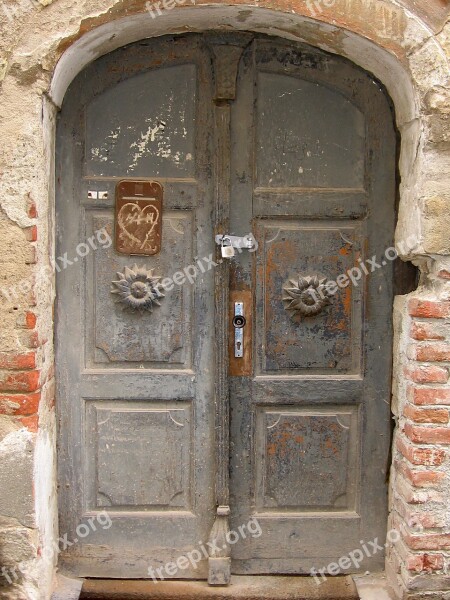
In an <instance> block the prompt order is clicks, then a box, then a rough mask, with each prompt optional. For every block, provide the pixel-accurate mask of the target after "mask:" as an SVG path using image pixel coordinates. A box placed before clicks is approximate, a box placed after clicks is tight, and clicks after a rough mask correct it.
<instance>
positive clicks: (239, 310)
mask: <svg viewBox="0 0 450 600" xmlns="http://www.w3.org/2000/svg"><path fill="white" fill-rule="evenodd" d="M233 326H234V356H235V358H242V357H243V356H244V327H245V317H244V303H243V302H235V303H234V318H233Z"/></svg>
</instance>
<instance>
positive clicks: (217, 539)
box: [208, 41, 243, 585]
mask: <svg viewBox="0 0 450 600" xmlns="http://www.w3.org/2000/svg"><path fill="white" fill-rule="evenodd" d="M213 43H214V45H213V46H212V51H213V55H214V75H215V85H216V87H215V98H214V100H215V102H216V106H215V172H214V177H215V186H214V189H215V198H214V206H215V228H216V231H215V233H216V234H225V233H228V227H229V222H230V175H231V172H230V151H231V149H230V136H231V130H230V101H231V100H233V99H234V97H235V92H236V77H237V69H238V65H239V59H240V57H241V54H242V50H243V49H242V47H237V46H230V45H224V44H222V43H220V41H217V42H213ZM217 262H218V263H219V264H218V266H217V267H216V270H215V281H214V283H215V322H216V339H217V340H218V343H216V380H215V381H216V383H215V398H214V402H215V414H216V423H215V431H216V486H215V488H216V503H217V514H216V520H215V523H214V525H213V528H212V530H211V536H210V539H211V541H212V542H213V543H217V545H218V546H219V547H222V548H223V550H224V551H223V552H221V554H222V556H220V557H217V556H214V555H213V554H212V555H211V556H210V559H209V572H208V583H209V584H210V585H228V584H229V583H230V579H231V557H230V548H229V545H227V544H225V547H224V540H226V539H227V533H228V531H229V523H228V515H229V514H230V507H229V503H230V500H229V496H230V494H229V464H228V461H229V447H230V433H229V430H230V406H229V405H230V402H229V390H228V302H229V285H230V263H229V261H228V260H226V259H225V260H223V259H222V257H221V256H220V255H219V256H218V257H217ZM213 547H214V546H213Z"/></svg>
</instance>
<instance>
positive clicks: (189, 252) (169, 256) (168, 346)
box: [84, 210, 194, 369]
mask: <svg viewBox="0 0 450 600" xmlns="http://www.w3.org/2000/svg"><path fill="white" fill-rule="evenodd" d="M90 212H91V211H87V215H86V217H85V221H86V223H88V224H89V221H90V218H89V216H90V215H89V213H90ZM164 213H165V214H164V215H163V218H162V239H163V244H164V246H163V249H162V252H161V253H160V254H158V255H156V256H155V257H152V259H151V260H150V261H149V258H148V257H141V256H131V257H130V256H127V255H124V254H119V253H117V252H116V251H115V249H114V247H113V246H111V247H110V248H108V249H106V250H105V251H103V252H101V253H98V252H97V253H92V254H90V255H89V256H88V257H87V277H88V279H89V280H91V281H95V282H96V285H95V288H94V290H93V300H94V301H93V302H92V300H91V297H90V295H91V293H92V290H90V289H85V293H86V297H85V299H84V302H85V307H86V308H85V312H86V319H87V323H88V335H87V336H86V344H87V348H86V356H87V366H88V368H114V369H117V368H131V367H132V366H133V363H136V364H137V366H140V364H145V368H156V367H158V368H169V369H170V368H178V369H179V368H183V369H190V368H192V294H193V289H192V286H182V287H179V286H177V287H175V288H174V289H173V291H171V292H170V293H168V294H165V295H164V298H161V299H160V306H155V308H154V309H153V313H152V314H151V315H150V314H148V315H144V317H143V315H142V314H140V313H133V312H131V311H127V310H124V305H123V304H121V303H119V302H118V301H117V296H114V295H113V294H112V293H111V287H112V281H117V280H118V279H119V277H118V275H117V273H124V270H125V268H126V267H133V266H134V265H137V266H138V267H143V268H148V267H149V266H151V269H152V270H153V274H154V275H157V276H159V277H162V278H164V277H167V276H168V274H170V273H172V272H173V270H174V269H173V265H183V264H186V265H188V264H192V263H193V262H194V259H193V239H194V236H193V233H194V232H193V227H194V226H193V213H192V212H191V211H187V210H183V211H182V210H178V211H169V210H165V211H164ZM92 227H93V229H92V231H93V232H94V231H98V230H100V229H102V228H105V229H106V231H107V232H108V233H109V235H110V236H111V238H113V236H114V225H113V218H112V216H111V215H110V216H108V217H105V216H103V217H102V216H97V217H94V218H93V223H92ZM89 235H90V233H88V237H89Z"/></svg>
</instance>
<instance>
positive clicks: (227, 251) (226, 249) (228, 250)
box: [220, 237, 236, 258]
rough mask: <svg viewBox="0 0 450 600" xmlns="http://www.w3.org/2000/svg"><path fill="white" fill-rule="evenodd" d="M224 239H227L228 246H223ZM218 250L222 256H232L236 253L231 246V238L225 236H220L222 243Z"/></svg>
mask: <svg viewBox="0 0 450 600" xmlns="http://www.w3.org/2000/svg"><path fill="white" fill-rule="evenodd" d="M226 240H228V241H229V243H230V245H229V246H224V243H225V241H226ZM220 251H221V253H222V258H233V256H234V255H235V254H236V252H235V250H234V248H233V246H232V245H231V240H230V239H229V238H227V237H223V238H222V243H221V245H220Z"/></svg>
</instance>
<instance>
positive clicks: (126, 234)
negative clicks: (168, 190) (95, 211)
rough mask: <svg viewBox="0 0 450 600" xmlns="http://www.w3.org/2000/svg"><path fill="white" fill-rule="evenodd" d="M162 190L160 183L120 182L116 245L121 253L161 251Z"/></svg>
mask: <svg viewBox="0 0 450 600" xmlns="http://www.w3.org/2000/svg"><path fill="white" fill-rule="evenodd" d="M162 201H163V188H162V186H161V184H160V183H158V182H157V181H130V180H122V181H119V183H118V184H117V188H116V210H115V242H116V250H117V252H120V253H122V254H140V255H144V256H153V255H155V254H159V252H161V229H162V227H161V225H162Z"/></svg>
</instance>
